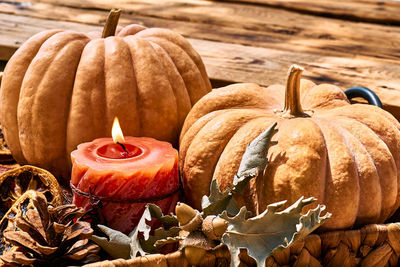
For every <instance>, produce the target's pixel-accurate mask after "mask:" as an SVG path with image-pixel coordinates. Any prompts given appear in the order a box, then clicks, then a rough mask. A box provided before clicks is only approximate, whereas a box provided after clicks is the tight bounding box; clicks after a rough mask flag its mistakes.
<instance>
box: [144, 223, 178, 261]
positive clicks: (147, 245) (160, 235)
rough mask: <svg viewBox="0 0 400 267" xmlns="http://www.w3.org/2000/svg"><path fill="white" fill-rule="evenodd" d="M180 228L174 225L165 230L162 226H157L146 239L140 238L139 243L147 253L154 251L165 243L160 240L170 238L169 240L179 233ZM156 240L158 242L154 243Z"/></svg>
mask: <svg viewBox="0 0 400 267" xmlns="http://www.w3.org/2000/svg"><path fill="white" fill-rule="evenodd" d="M180 230H181V229H180V228H179V227H176V226H175V227H171V228H170V229H168V230H165V229H164V228H158V229H156V230H155V231H154V235H150V236H149V238H148V239H147V240H140V245H141V247H142V249H143V250H144V251H146V252H147V253H150V254H153V253H156V252H157V251H158V250H159V249H160V248H161V247H162V246H163V245H165V244H166V243H163V242H162V241H166V240H167V239H168V238H170V239H169V241H172V238H176V237H177V236H178V235H179V231H180ZM158 241H161V242H158ZM157 242H158V244H157V245H156V243H157ZM170 243H172V242H170Z"/></svg>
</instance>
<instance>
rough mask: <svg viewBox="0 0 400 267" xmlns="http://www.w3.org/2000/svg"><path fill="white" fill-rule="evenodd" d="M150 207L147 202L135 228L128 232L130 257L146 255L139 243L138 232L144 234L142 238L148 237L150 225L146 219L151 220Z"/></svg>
mask: <svg viewBox="0 0 400 267" xmlns="http://www.w3.org/2000/svg"><path fill="white" fill-rule="evenodd" d="M150 209H151V206H150V205H149V204H147V205H146V209H145V210H144V212H143V215H142V218H140V221H139V223H138V224H137V225H136V227H135V229H133V231H132V232H131V233H130V234H129V237H130V238H131V241H130V248H131V251H130V257H131V259H133V258H136V257H137V256H144V255H146V251H144V250H143V249H142V245H141V244H140V239H139V234H140V233H141V234H142V235H143V236H144V239H149V235H150V230H151V227H150V226H149V225H148V224H147V223H146V220H147V221H151V214H150Z"/></svg>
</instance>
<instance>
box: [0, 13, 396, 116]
mask: <svg viewBox="0 0 400 267" xmlns="http://www.w3.org/2000/svg"><path fill="white" fill-rule="evenodd" d="M2 19H4V20H6V21H8V23H14V25H15V26H16V28H17V29H18V32H16V34H14V35H13V36H12V37H13V39H12V42H11V43H12V44H13V45H12V47H14V49H15V48H16V46H17V45H16V44H21V43H23V42H24V41H25V40H26V39H27V38H29V37H30V36H32V35H33V34H35V33H36V32H39V31H40V30H44V29H47V28H52V27H54V28H62V29H71V30H81V31H92V30H101V27H100V26H97V27H95V26H90V25H84V24H79V23H71V22H61V21H58V22H55V21H51V20H45V19H38V18H27V17H23V16H16V15H6V14H4V15H2ZM27 25H34V27H33V26H32V27H27ZM5 30H6V29H4V28H3V25H2V24H0V33H3V32H4V31H5ZM2 35H3V34H2ZM189 41H190V42H191V44H192V45H193V46H194V48H195V49H196V50H197V51H198V52H199V53H200V55H201V56H202V58H203V60H204V62H205V65H206V68H207V72H208V74H209V76H210V78H211V79H213V80H216V81H219V82H220V83H221V82H225V83H233V82H256V83H259V84H261V85H270V84H273V83H283V82H284V79H285V76H286V71H287V69H288V68H289V66H290V65H291V64H293V63H296V64H300V65H302V66H304V67H305V68H306V72H305V77H308V78H310V79H312V80H313V81H315V82H317V83H322V82H329V83H334V84H337V85H339V86H341V87H342V88H347V87H351V86H357V85H363V86H367V87H369V88H371V89H373V90H375V91H376V93H377V94H378V96H379V97H380V98H381V99H382V102H383V104H384V105H385V107H386V108H387V109H390V110H397V111H398V112H400V91H399V88H400V76H399V75H398V73H400V65H398V63H397V62H395V61H391V60H381V61H376V60H372V59H370V58H367V57H365V58H362V57H359V58H357V57H355V58H343V57H337V56H321V55H316V54H312V53H300V52H290V51H281V50H277V49H271V48H262V47H250V46H244V45H238V44H229V43H221V42H215V41H207V40H198V39H191V38H189ZM0 42H1V40H0ZM0 45H1V46H4V45H3V43H1V44H0ZM12 47H10V49H12Z"/></svg>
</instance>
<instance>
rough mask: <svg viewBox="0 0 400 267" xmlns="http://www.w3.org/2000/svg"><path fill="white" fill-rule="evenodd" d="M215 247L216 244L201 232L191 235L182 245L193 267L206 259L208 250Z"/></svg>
mask: <svg viewBox="0 0 400 267" xmlns="http://www.w3.org/2000/svg"><path fill="white" fill-rule="evenodd" d="M214 247H215V244H214V242H213V241H212V240H210V239H208V238H207V237H206V236H205V235H204V234H203V233H202V232H200V231H195V232H192V233H190V234H189V235H188V236H187V237H186V238H185V239H184V240H183V243H182V249H183V252H184V255H185V257H186V259H187V261H188V262H189V263H190V264H191V265H197V264H198V263H199V262H200V261H201V259H202V258H203V257H204V255H205V254H206V252H207V250H210V249H213V248H214Z"/></svg>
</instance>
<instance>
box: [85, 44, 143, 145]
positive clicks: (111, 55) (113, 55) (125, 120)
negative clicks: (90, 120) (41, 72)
mask: <svg viewBox="0 0 400 267" xmlns="http://www.w3.org/2000/svg"><path fill="white" fill-rule="evenodd" d="M103 40H104V75H105V76H104V77H105V79H104V81H105V86H104V92H105V94H104V95H105V123H103V125H104V126H103V127H104V129H105V133H106V135H105V136H110V133H111V126H112V123H113V121H114V118H115V117H119V119H120V123H121V127H122V129H123V131H124V133H125V135H131V136H138V135H140V132H139V131H138V130H137V128H138V125H139V122H138V120H140V115H139V113H137V106H138V105H137V103H138V101H140V100H139V99H137V84H136V77H135V75H134V71H133V69H134V67H133V64H132V58H131V49H130V46H129V44H128V43H127V42H126V41H125V39H124V38H121V37H112V38H106V39H103ZM97 137H101V136H96V138H97ZM88 141H89V140H88Z"/></svg>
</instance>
